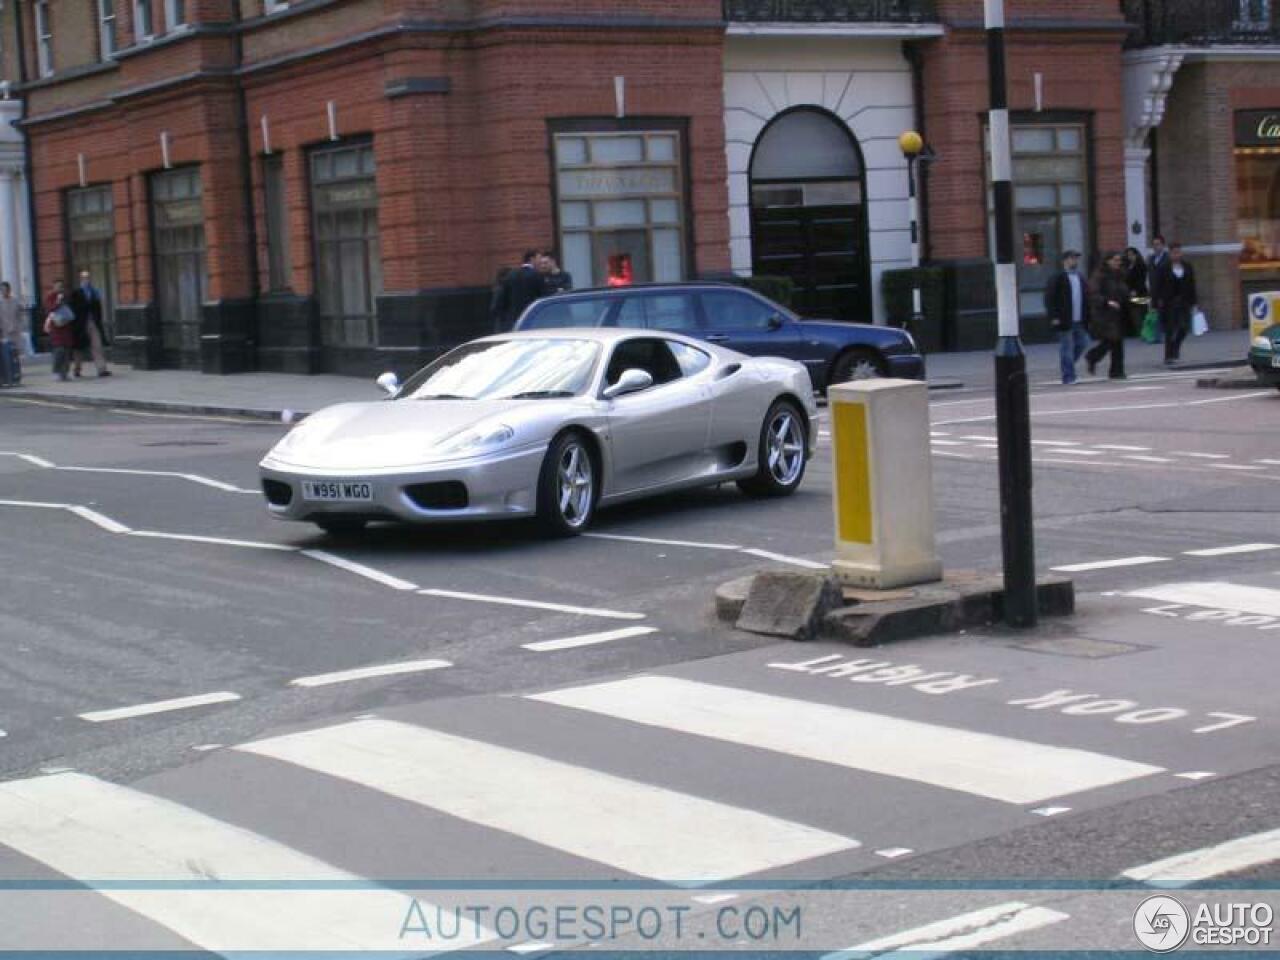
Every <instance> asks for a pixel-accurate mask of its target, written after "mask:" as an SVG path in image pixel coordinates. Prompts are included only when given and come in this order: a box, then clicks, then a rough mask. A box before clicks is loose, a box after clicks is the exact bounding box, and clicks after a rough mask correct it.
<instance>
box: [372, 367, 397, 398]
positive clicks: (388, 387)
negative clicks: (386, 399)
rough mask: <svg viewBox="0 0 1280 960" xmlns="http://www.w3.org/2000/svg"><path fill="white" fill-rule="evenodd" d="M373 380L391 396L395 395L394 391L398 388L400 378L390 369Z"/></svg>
mask: <svg viewBox="0 0 1280 960" xmlns="http://www.w3.org/2000/svg"><path fill="white" fill-rule="evenodd" d="M374 382H375V383H376V384H377V385H378V386H380V387H381V388H382V389H383V390H385V391H387V393H388V394H389V395H390V396H393V397H394V396H395V395H396V391H397V390H399V389H400V378H399V377H397V376H396V375H395V374H394V373H392V372H391V371H390V370H388V371H387V372H386V373H384V374H382V375H381V376H379V377H378V379H377V380H375V381H374Z"/></svg>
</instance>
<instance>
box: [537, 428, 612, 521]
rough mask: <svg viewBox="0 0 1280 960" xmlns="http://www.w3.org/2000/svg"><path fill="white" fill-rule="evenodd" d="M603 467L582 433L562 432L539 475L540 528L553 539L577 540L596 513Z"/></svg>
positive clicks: (552, 446) (548, 452) (548, 453)
mask: <svg viewBox="0 0 1280 960" xmlns="http://www.w3.org/2000/svg"><path fill="white" fill-rule="evenodd" d="M599 476H600V470H599V467H598V466H597V464H596V458H595V454H594V453H592V451H591V447H590V446H589V445H588V443H587V441H586V440H585V439H584V438H583V436H582V434H580V433H576V432H573V431H570V432H568V433H562V434H561V435H560V436H559V437H557V438H556V439H555V441H554V442H553V443H552V444H551V446H550V448H549V449H548V450H547V455H546V457H545V458H544V459H543V461H542V470H541V471H540V472H539V474H538V525H539V526H540V527H541V528H542V531H543V533H545V534H546V535H547V536H551V537H574V536H577V535H578V534H580V533H581V532H582V531H583V530H585V529H586V528H587V527H588V526H590V524H591V520H592V518H593V517H594V516H595V512H596V501H597V500H598V499H599V497H598V493H599V490H598V485H599V484H598V478H599Z"/></svg>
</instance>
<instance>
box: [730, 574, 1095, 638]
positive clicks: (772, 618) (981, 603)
mask: <svg viewBox="0 0 1280 960" xmlns="http://www.w3.org/2000/svg"><path fill="white" fill-rule="evenodd" d="M803 581H808V582H807V583H804V582H803ZM1037 595H1038V598H1039V607H1040V615H1041V616H1045V617H1063V616H1070V615H1071V614H1072V613H1074V612H1075V584H1074V583H1073V582H1072V581H1071V580H1070V579H1068V578H1066V577H1057V576H1046V577H1041V578H1039V580H1038V581H1037ZM833 598H834V600H833ZM715 600H716V614H717V616H718V617H719V618H720V620H722V621H724V622H727V623H732V624H734V625H735V626H736V627H737V629H739V630H744V631H747V632H750V633H762V634H765V635H767V636H786V637H791V638H792V639H794V640H810V639H822V640H834V641H839V642H843V643H849V644H853V645H854V646H860V647H872V646H880V645H881V644H886V643H895V642H898V641H901V640H909V639H913V638H916V637H923V636H929V635H935V634H940V633H954V632H956V631H958V630H964V629H968V628H971V627H981V626H986V625H988V624H992V623H996V622H997V621H999V620H1001V619H1003V617H1004V583H1003V579H1002V578H1001V577H1000V576H998V575H984V574H977V573H951V574H948V575H947V576H946V577H945V578H944V579H943V580H942V581H941V582H939V583H933V584H925V585H922V586H919V587H913V588H909V589H903V590H884V591H876V590H853V589H848V588H841V586H840V584H839V582H838V581H837V580H836V578H835V577H832V576H830V575H827V574H819V573H813V574H809V573H792V572H787V573H775V572H765V573H757V574H752V575H750V576H747V577H741V578H739V579H737V580H732V581H730V582H728V583H725V584H722V585H721V586H720V587H719V589H717V590H716V596H715Z"/></svg>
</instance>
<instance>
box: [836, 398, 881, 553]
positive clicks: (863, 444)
mask: <svg viewBox="0 0 1280 960" xmlns="http://www.w3.org/2000/svg"><path fill="white" fill-rule="evenodd" d="M831 445H832V448H833V450H834V454H835V457H834V459H835V474H836V475H835V482H836V502H837V504H838V505H839V510H838V512H839V514H840V516H839V518H838V519H839V527H840V539H841V540H843V541H845V542H846V543H871V540H872V523H871V442H870V437H869V436H868V434H867V408H866V406H865V405H863V404H861V403H834V404H832V405H831Z"/></svg>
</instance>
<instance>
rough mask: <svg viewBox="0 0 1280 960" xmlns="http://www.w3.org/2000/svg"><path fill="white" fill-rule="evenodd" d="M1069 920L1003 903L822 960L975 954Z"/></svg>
mask: <svg viewBox="0 0 1280 960" xmlns="http://www.w3.org/2000/svg"><path fill="white" fill-rule="evenodd" d="M1067 918H1068V914H1065V913H1062V912H1060V911H1058V910H1050V909H1049V908H1048V907H1033V906H1031V905H1030V904H1027V903H1019V902H1016V901H1015V902H1012V903H1001V904H997V905H996V906H994V907H985V908H983V909H981V910H974V911H972V912H971V913H964V914H960V915H959V916H956V917H951V918H950V919H948V920H939V921H938V922H937V923H931V924H928V925H927V926H923V927H917V928H916V929H914V930H906V931H903V932H902V933H897V934H893V935H891V936H888V937H881V938H880V939H878V940H871V941H869V942H867V943H860V944H858V945H857V946H856V947H850V948H849V949H848V950H843V951H841V952H840V953H832V954H828V955H827V956H825V957H823V958H822V960H846V958H855V957H866V956H869V955H872V954H874V955H875V956H877V957H902V958H913V960H924V958H926V957H931V956H938V955H941V954H948V953H955V952H957V951H960V950H972V949H974V948H975V947H981V946H983V945H984V944H988V943H992V942H994V941H996V940H1003V939H1004V938H1005V937H1011V936H1013V935H1014V934H1018V933H1028V932H1030V931H1032V930H1039V929H1041V928H1042V927H1048V926H1052V925H1053V924H1055V923H1060V922H1061V921H1063V920H1066V919H1067Z"/></svg>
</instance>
